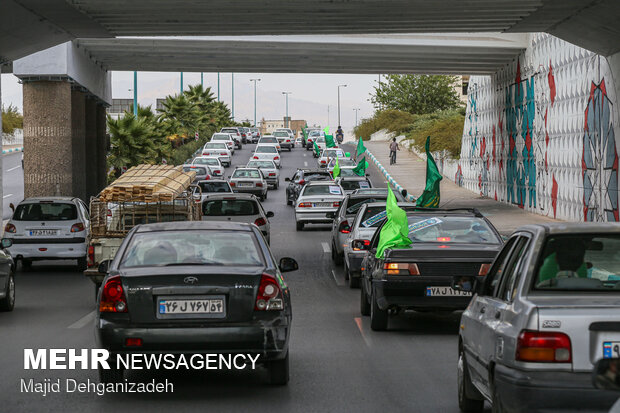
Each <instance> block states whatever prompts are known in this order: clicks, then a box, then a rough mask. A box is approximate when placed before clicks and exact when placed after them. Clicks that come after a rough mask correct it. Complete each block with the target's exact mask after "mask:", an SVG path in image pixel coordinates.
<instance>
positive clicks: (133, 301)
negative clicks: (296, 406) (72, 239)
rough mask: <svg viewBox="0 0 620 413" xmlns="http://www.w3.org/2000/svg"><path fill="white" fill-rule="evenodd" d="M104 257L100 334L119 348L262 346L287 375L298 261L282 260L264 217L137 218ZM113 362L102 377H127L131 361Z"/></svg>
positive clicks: (275, 370)
mask: <svg viewBox="0 0 620 413" xmlns="http://www.w3.org/2000/svg"><path fill="white" fill-rule="evenodd" d="M100 267H102V268H100V270H102V271H103V272H106V273H107V275H106V278H105V279H104V281H103V285H102V287H101V289H100V290H99V296H98V306H99V312H98V315H97V320H96V339H97V344H98V346H99V347H101V348H105V349H107V350H108V351H109V352H110V354H111V355H113V356H116V355H119V354H120V355H124V354H128V353H129V354H131V353H149V354H168V353H173V354H176V355H177V356H179V355H181V354H187V355H190V354H205V353H220V354H253V355H254V356H256V355H259V356H260V357H259V358H258V361H257V362H258V363H261V364H264V365H266V367H267V368H268V369H269V372H270V377H271V382H272V383H274V384H286V383H287V382H288V379H289V356H288V344H289V335H290V327H291V317H292V315H291V314H292V313H291V298H290V292H289V290H288V287H287V285H286V283H285V281H284V280H283V278H282V276H281V273H282V272H286V271H294V270H296V269H297V268H298V267H297V262H296V261H295V260H294V259H292V258H282V259H280V261H279V262H276V260H275V259H274V257H273V255H272V254H271V251H270V249H269V246H268V245H267V243H266V241H265V238H264V237H263V236H262V235H261V234H260V231H259V229H258V227H256V226H255V225H251V224H243V223H230V222H206V221H193V222H170V223H158V224H146V225H138V226H136V227H134V228H133V229H132V230H131V231H130V232H129V233H128V234H127V237H126V238H125V240H124V241H123V243H122V245H121V246H120V248H119V250H118V252H117V253H116V256H115V257H114V259H113V260H112V261H111V262H110V261H105V262H103V263H102V264H101V265H100ZM106 267H107V268H106ZM110 367H112V368H111V369H110V370H108V369H100V370H99V377H100V380H101V381H102V382H105V383H109V382H113V383H116V382H122V381H123V378H124V371H123V369H122V366H121V367H119V366H117V365H114V364H111V365H110Z"/></svg>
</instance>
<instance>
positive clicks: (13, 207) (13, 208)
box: [9, 202, 15, 212]
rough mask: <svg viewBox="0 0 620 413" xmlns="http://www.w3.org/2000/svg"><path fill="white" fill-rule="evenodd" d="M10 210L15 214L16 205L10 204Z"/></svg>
mask: <svg viewBox="0 0 620 413" xmlns="http://www.w3.org/2000/svg"><path fill="white" fill-rule="evenodd" d="M9 208H11V211H13V212H15V205H13V203H12V202H11V203H10V204H9Z"/></svg>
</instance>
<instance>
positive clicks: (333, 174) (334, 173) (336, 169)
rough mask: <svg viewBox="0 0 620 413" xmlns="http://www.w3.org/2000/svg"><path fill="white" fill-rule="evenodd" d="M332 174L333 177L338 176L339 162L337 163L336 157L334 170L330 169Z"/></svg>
mask: <svg viewBox="0 0 620 413" xmlns="http://www.w3.org/2000/svg"><path fill="white" fill-rule="evenodd" d="M332 176H333V177H334V179H336V178H338V177H339V176H340V164H339V163H338V158H336V165H334V170H333V171H332Z"/></svg>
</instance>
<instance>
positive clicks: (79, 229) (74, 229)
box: [71, 222, 84, 232]
mask: <svg viewBox="0 0 620 413" xmlns="http://www.w3.org/2000/svg"><path fill="white" fill-rule="evenodd" d="M82 231H84V224H82V223H81V222H78V223H76V224H73V225H71V232H82Z"/></svg>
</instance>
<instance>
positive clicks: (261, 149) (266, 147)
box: [255, 146, 278, 153]
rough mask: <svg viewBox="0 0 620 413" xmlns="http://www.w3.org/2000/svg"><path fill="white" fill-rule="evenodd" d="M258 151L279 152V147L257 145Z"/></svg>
mask: <svg viewBox="0 0 620 413" xmlns="http://www.w3.org/2000/svg"><path fill="white" fill-rule="evenodd" d="M255 152H258V153H278V149H276V147H275V146H257V147H256V151H255Z"/></svg>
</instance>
